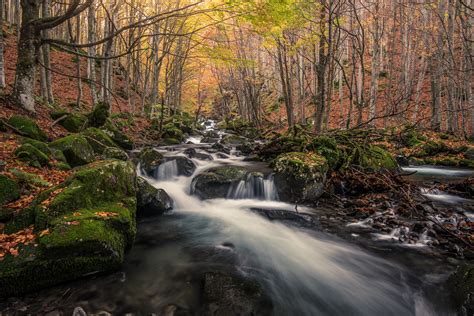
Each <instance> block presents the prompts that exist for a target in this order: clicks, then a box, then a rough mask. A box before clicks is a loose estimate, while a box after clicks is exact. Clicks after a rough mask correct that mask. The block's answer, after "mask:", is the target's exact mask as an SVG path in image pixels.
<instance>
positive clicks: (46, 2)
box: [41, 0, 54, 104]
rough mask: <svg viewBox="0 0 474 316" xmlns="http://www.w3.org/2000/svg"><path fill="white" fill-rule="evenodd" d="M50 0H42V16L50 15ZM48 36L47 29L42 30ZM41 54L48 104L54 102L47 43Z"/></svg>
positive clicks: (44, 35)
mask: <svg viewBox="0 0 474 316" xmlns="http://www.w3.org/2000/svg"><path fill="white" fill-rule="evenodd" d="M50 5H51V3H50V0H43V8H42V16H43V18H44V17H49V16H50ZM48 37H49V30H43V38H48ZM41 50H42V56H43V66H42V68H44V79H45V87H44V88H45V89H46V90H45V92H46V95H45V98H46V100H47V101H48V103H49V104H52V103H54V96H53V86H52V84H51V57H50V47H49V45H48V44H43V46H42V47H41Z"/></svg>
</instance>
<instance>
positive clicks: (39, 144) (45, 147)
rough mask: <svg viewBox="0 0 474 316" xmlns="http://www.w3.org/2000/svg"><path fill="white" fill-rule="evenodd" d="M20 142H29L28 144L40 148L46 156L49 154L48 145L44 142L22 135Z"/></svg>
mask: <svg viewBox="0 0 474 316" xmlns="http://www.w3.org/2000/svg"><path fill="white" fill-rule="evenodd" d="M21 143H22V144H30V145H32V146H34V147H36V148H37V149H38V150H41V151H42V152H43V153H45V154H47V155H48V156H49V155H50V154H51V152H50V150H49V147H48V144H46V143H44V142H41V141H39V140H35V139H32V138H27V137H23V138H22V139H21Z"/></svg>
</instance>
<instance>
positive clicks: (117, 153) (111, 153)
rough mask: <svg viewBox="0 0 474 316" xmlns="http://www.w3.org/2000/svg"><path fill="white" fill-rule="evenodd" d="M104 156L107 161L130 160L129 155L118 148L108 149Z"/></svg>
mask: <svg viewBox="0 0 474 316" xmlns="http://www.w3.org/2000/svg"><path fill="white" fill-rule="evenodd" d="M103 154H104V158H105V159H118V160H124V161H126V160H128V155H127V153H126V152H125V151H123V150H122V149H120V148H117V147H107V148H106V149H105V150H104V153H103Z"/></svg>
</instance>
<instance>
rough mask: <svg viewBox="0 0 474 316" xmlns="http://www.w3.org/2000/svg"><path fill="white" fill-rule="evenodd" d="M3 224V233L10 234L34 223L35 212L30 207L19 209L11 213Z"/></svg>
mask: <svg viewBox="0 0 474 316" xmlns="http://www.w3.org/2000/svg"><path fill="white" fill-rule="evenodd" d="M11 215H12V216H11V218H10V220H9V221H8V222H7V223H6V225H5V233H6V234H12V233H16V232H17V231H19V230H21V229H24V228H26V227H28V226H30V225H32V224H34V223H35V212H34V209H32V208H26V209H21V210H19V211H17V212H14V213H12V214H11Z"/></svg>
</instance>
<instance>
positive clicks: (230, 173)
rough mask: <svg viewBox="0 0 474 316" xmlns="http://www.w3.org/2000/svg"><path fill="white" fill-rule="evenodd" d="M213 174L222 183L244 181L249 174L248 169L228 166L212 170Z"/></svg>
mask: <svg viewBox="0 0 474 316" xmlns="http://www.w3.org/2000/svg"><path fill="white" fill-rule="evenodd" d="M211 172H212V173H213V174H214V175H215V176H216V177H217V179H219V180H220V181H231V182H232V181H236V180H240V179H242V178H243V177H244V176H245V175H246V174H247V169H245V168H243V167H235V166H226V167H221V168H215V169H212V170H211Z"/></svg>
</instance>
